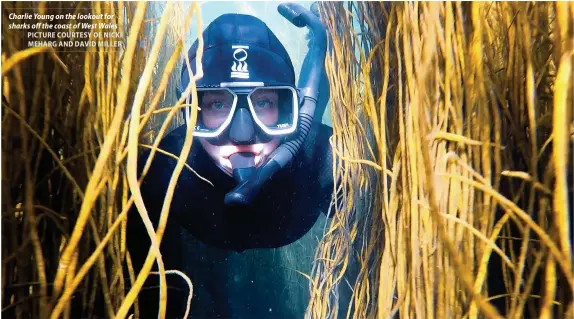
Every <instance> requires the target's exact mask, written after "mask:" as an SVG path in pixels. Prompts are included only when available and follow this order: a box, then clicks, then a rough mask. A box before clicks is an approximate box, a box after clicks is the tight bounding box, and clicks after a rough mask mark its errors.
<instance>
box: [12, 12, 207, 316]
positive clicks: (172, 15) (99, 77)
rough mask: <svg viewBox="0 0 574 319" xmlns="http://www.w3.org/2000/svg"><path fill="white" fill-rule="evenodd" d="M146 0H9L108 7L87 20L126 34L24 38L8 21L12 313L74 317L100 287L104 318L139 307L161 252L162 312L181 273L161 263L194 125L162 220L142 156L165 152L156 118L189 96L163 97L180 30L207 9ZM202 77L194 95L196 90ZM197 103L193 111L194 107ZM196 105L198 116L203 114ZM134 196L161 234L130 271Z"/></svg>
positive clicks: (87, 310) (85, 311)
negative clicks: (79, 39)
mask: <svg viewBox="0 0 574 319" xmlns="http://www.w3.org/2000/svg"><path fill="white" fill-rule="evenodd" d="M152 5H154V4H152ZM147 7H148V4H147V3H146V2H138V3H124V2H75V3H73V2H72V3H67V2H66V3H57V2H48V3H46V2H43V3H39V4H36V3H21V2H14V3H6V2H4V3H2V14H3V17H4V21H7V17H8V15H9V13H12V12H15V13H23V12H30V11H32V12H38V13H40V14H44V13H49V14H66V13H71V12H73V13H76V14H77V13H84V14H85V13H92V14H99V13H108V14H110V15H113V18H112V20H106V21H101V20H96V19H93V20H92V21H91V22H92V23H99V22H106V23H108V24H110V23H111V24H116V25H117V26H118V31H119V32H120V33H121V34H122V35H123V38H122V39H120V40H121V41H122V45H121V46H120V47H118V48H109V47H100V46H98V47H88V48H85V49H83V50H81V49H78V48H27V43H26V41H25V40H26V39H25V37H23V36H22V33H19V32H16V31H14V30H9V29H8V24H7V23H5V24H3V34H4V35H3V39H2V61H3V65H2V77H3V79H2V80H3V82H2V84H3V86H2V140H3V148H2V171H3V176H2V177H3V178H2V183H3V184H2V189H3V192H2V211H3V216H2V217H3V221H2V222H3V226H4V231H3V233H2V239H3V243H4V244H3V246H2V263H3V267H2V269H3V272H2V298H3V299H2V304H3V310H2V311H3V313H4V314H10V315H13V316H14V317H16V318H47V317H50V318H58V317H61V316H64V317H65V318H70V316H71V313H72V312H71V311H72V309H71V307H72V306H73V305H75V304H78V307H79V308H80V310H81V312H80V313H81V314H82V315H83V316H88V317H90V316H91V315H92V314H93V311H94V306H95V302H96V297H97V296H98V295H101V296H103V299H104V306H105V313H106V316H107V317H110V318H112V317H115V318H124V317H126V316H127V315H128V312H135V314H136V317H139V311H138V307H137V305H136V306H135V309H134V308H132V305H133V303H134V302H136V297H137V294H138V292H139V290H140V289H141V286H142V284H143V281H145V279H146V278H147V277H148V276H149V275H150V270H151V266H152V265H153V263H154V262H157V264H158V266H159V273H158V275H160V277H161V280H160V281H161V284H160V291H161V295H162V298H161V301H160V317H164V316H165V307H166V302H167V298H166V288H167V287H166V282H165V276H166V274H176V275H183V276H184V277H185V275H184V274H182V273H181V272H179V271H177V270H166V269H164V267H163V263H162V261H161V260H162V259H161V255H160V254H159V253H158V249H159V243H160V242H161V238H162V233H163V230H164V228H165V222H166V220H167V217H168V211H169V206H170V202H171V196H172V194H173V186H174V185H175V183H176V182H177V179H178V176H179V173H180V172H181V170H182V169H183V168H184V164H185V161H184V160H182V159H181V158H187V154H188V153H189V151H190V148H191V141H192V139H191V131H189V130H188V132H187V133H188V134H187V136H186V140H185V145H184V148H183V154H182V155H183V156H182V157H180V154H170V155H171V156H174V157H176V158H177V159H178V164H177V166H176V169H175V171H174V174H173V176H172V179H171V183H170V186H171V187H170V189H169V190H168V193H167V194H166V196H165V198H166V200H165V202H164V208H163V211H162V216H161V220H160V224H159V227H158V228H157V230H156V229H154V228H153V226H152V225H151V223H150V222H149V217H148V215H147V212H146V210H145V205H144V204H143V202H142V198H141V195H140V193H139V183H141V179H142V178H143V177H144V176H145V174H144V175H143V176H142V177H140V179H139V181H138V179H137V177H136V175H135V172H136V164H135V163H136V162H137V156H138V146H139V145H140V144H142V146H143V147H151V148H153V149H154V150H156V151H157V153H158V154H162V155H161V156H165V155H163V153H165V152H162V151H161V150H157V144H159V140H160V139H161V137H162V136H163V134H164V133H165V131H166V128H163V129H162V130H161V131H160V132H158V129H157V128H155V127H154V123H155V122H156V121H157V119H154V120H155V121H154V120H152V121H150V118H153V116H152V115H153V114H162V113H167V116H165V119H164V121H163V122H161V123H162V124H165V123H167V124H166V125H164V126H165V127H168V126H170V125H172V126H173V124H172V123H173V122H174V121H171V119H172V118H174V117H175V116H176V115H178V114H179V110H180V109H181V108H182V107H184V106H185V105H184V104H183V103H184V99H183V98H179V97H177V98H175V99H174V98H173V96H174V94H172V95H169V96H170V100H167V99H166V96H167V94H166V92H167V91H166V89H167V87H168V84H169V82H170V80H171V82H172V84H171V85H170V88H173V87H175V85H177V83H175V84H174V83H173V82H176V81H174V80H173V79H175V78H177V73H178V72H174V71H175V70H178V69H179V68H178V69H176V62H178V63H179V67H181V65H182V63H183V61H185V60H186V59H185V58H184V57H185V56H186V55H185V54H184V53H185V50H184V48H183V40H182V38H181V36H182V35H183V34H185V31H186V30H188V29H189V28H190V27H195V28H198V29H201V14H200V11H199V6H198V4H194V5H192V6H191V7H190V10H189V11H188V12H185V13H184V15H182V14H181V13H180V12H181V10H180V9H178V8H174V7H179V5H175V4H167V5H166V6H165V8H164V10H163V12H162V13H161V15H160V17H159V19H156V18H154V12H153V11H151V10H148V8H147ZM146 12H147V13H146ZM178 18H179V19H178ZM193 20H195V23H192V21H193ZM11 22H14V23H21V22H24V21H18V20H11ZM26 22H29V21H26ZM56 22H57V23H59V24H63V23H75V22H78V21H77V20H70V21H62V20H60V21H56ZM56 22H54V23H56ZM83 22H86V21H83ZM97 25H98V27H97V28H95V29H92V30H91V31H90V40H94V39H95V32H103V31H106V30H103V29H101V26H100V25H99V24H97ZM58 40H61V41H66V40H74V39H58ZM164 42H167V43H164ZM200 50H201V46H200ZM187 65H188V66H189V61H187ZM197 70H198V74H195V75H194V78H193V79H197V78H198V77H200V76H202V71H201V64H200V62H198V65H197ZM157 74H159V75H160V76H157ZM194 83H195V82H194V81H191V83H190V84H189V85H188V87H187V88H186V90H185V93H186V94H196V90H195V84H194ZM171 103H173V104H171ZM160 104H161V105H162V107H161V108H158V107H159V106H160ZM191 107H192V109H193V110H196V105H191ZM192 114H193V116H192V118H195V116H196V112H195V111H194V112H192ZM150 124H151V125H150ZM150 132H152V134H150ZM153 133H156V134H157V135H155V134H153ZM158 136H159V137H158ZM148 144H153V146H150V145H148ZM153 156H154V155H153V154H152V155H151V156H150V158H149V161H151V160H152V158H153ZM134 203H135V205H136V206H137V208H138V211H139V213H140V216H134V215H132V216H129V218H142V219H143V220H144V222H147V223H146V224H147V226H148V227H147V230H148V234H149V236H150V238H151V239H152V243H153V247H150V252H149V255H148V259H147V260H146V264H145V265H144V268H143V269H142V271H141V272H140V273H139V274H135V273H134V270H133V269H134V267H133V265H132V263H131V259H130V255H129V251H128V250H127V248H126V222H127V218H128V216H127V212H128V211H129V209H130V207H131V206H132V204H134ZM126 268H128V269H129V278H125V273H124V269H126ZM188 282H189V281H188ZM126 287H131V288H130V290H129V291H126ZM191 288H192V287H191V283H190V289H191ZM190 297H191V291H190ZM72 300H74V301H75V302H72ZM78 300H79V301H80V302H77V301H78ZM188 308H189V305H188ZM74 313H75V314H76V315H77V312H74Z"/></svg>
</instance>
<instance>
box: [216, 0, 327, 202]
mask: <svg viewBox="0 0 574 319" xmlns="http://www.w3.org/2000/svg"><path fill="white" fill-rule="evenodd" d="M277 10H278V11H279V13H280V14H281V15H282V16H283V17H285V18H286V19H287V20H289V21H290V22H291V23H293V24H294V25H295V26H297V27H299V28H302V27H305V26H307V27H308V28H309V29H310V30H311V32H312V33H313V40H312V41H313V46H312V47H311V48H310V49H309V52H308V53H307V58H309V59H310V60H311V61H315V63H314V64H313V66H312V67H311V68H309V69H308V70H307V69H305V70H302V73H303V72H306V73H305V74H302V75H301V78H303V79H306V81H305V82H304V85H303V87H301V88H300V90H301V91H302V93H303V95H304V98H303V105H302V107H301V109H300V114H299V127H298V133H297V134H298V135H297V136H296V137H295V138H294V139H293V140H290V141H289V142H286V143H283V144H281V145H280V146H279V147H278V148H277V149H276V150H275V151H274V152H273V153H272V154H271V155H270V156H269V159H268V160H267V162H266V163H265V164H264V165H263V166H262V167H261V168H259V169H255V168H253V170H252V171H249V172H250V173H249V174H244V173H243V171H241V172H240V171H238V173H237V174H236V173H235V169H234V170H233V176H234V177H235V180H236V181H238V183H239V184H238V185H237V186H236V187H235V188H234V189H233V190H232V191H231V192H230V193H228V194H227V195H225V204H228V205H246V204H250V203H251V202H252V201H253V199H254V198H255V197H256V196H257V194H258V193H259V191H260V190H261V188H262V187H263V185H264V184H265V183H266V182H268V181H269V180H270V179H271V178H272V177H273V175H274V174H275V173H276V172H277V171H279V170H280V169H281V168H283V167H285V166H287V164H289V163H290V162H291V161H292V160H293V158H294V157H295V155H296V154H297V153H298V152H299V150H300V149H301V146H302V145H303V142H304V141H305V139H306V138H307V135H308V134H309V132H310V131H311V127H312V126H313V118H314V116H315V107H316V105H317V99H318V96H319V85H320V83H321V75H322V74H323V69H324V65H325V55H326V51H327V31H326V29H325V26H324V25H323V23H321V21H320V20H319V18H318V17H317V16H316V15H314V14H313V13H311V11H309V10H307V9H306V8H304V7H303V6H301V5H299V4H296V3H283V4H280V5H279V6H278V7H277ZM321 116H322V114H321ZM232 163H233V161H232ZM233 167H235V165H233Z"/></svg>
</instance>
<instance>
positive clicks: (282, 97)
mask: <svg viewBox="0 0 574 319" xmlns="http://www.w3.org/2000/svg"><path fill="white" fill-rule="evenodd" d="M249 104H250V107H251V112H252V114H253V117H254V119H255V121H256V122H257V124H258V125H259V126H261V127H262V128H263V129H264V130H266V131H267V133H270V134H286V133H290V132H292V131H293V130H294V128H295V125H296V120H297V112H298V102H297V94H296V92H295V90H294V89H292V88H289V87H287V88H257V89H255V90H253V92H251V94H250V95H249Z"/></svg>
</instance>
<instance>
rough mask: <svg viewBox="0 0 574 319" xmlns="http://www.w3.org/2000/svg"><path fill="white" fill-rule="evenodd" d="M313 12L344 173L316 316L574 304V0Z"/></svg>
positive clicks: (315, 289) (492, 312)
mask: <svg viewBox="0 0 574 319" xmlns="http://www.w3.org/2000/svg"><path fill="white" fill-rule="evenodd" d="M320 8H321V10H320V11H321V15H322V17H323V19H324V21H325V23H326V25H327V27H328V32H329V35H330V36H331V45H332V50H331V52H330V53H329V55H328V60H327V62H326V68H327V73H328V77H329V80H330V82H331V119H332V121H333V131H334V133H333V137H332V139H331V143H332V148H333V151H334V154H335V155H336V156H335V158H334V161H333V167H334V177H335V178H336V180H337V181H338V182H339V183H338V184H337V186H336V189H335V190H334V192H335V193H336V195H337V196H335V198H336V200H335V203H334V205H333V207H332V216H333V217H332V221H331V223H330V225H329V226H327V229H326V231H325V236H324V237H323V239H322V242H321V243H320V245H319V247H318V249H317V252H316V262H315V267H314V270H313V273H312V274H311V275H310V281H311V283H310V289H311V292H312V294H311V300H310V303H309V307H308V309H307V317H308V318H326V317H336V314H337V309H339V308H340V307H341V305H345V307H347V308H348V311H347V314H346V317H352V318H374V317H377V318H389V317H394V316H395V315H397V316H400V317H401V318H476V317H488V318H501V317H503V316H505V317H508V318H522V317H529V318H533V317H540V318H548V317H566V316H568V315H569V316H572V314H573V313H572V311H573V310H572V289H573V288H574V277H573V273H572V257H571V252H572V250H571V241H570V236H571V231H570V228H571V227H572V226H571V225H572V206H571V201H572V188H573V181H572V171H573V162H572V156H571V155H570V156H569V154H572V145H573V142H574V135H573V134H574V124H573V122H572V107H573V95H572V92H573V86H572V59H573V54H574V51H573V48H574V42H573V41H574V26H573V23H572V21H574V6H573V5H572V4H570V3H550V2H545V3H538V2H537V3H532V2H530V3H507V2H472V3H459V2H449V3H436V2H432V3H430V2H429V3H426V2H394V3H380V2H347V3H343V2H338V3H330V2H322V3H320ZM352 262H357V263H358V264H359V265H360V271H359V273H358V275H357V276H356V277H355V278H351V281H350V282H349V281H348V278H347V277H348V274H347V273H348V271H347V269H348V265H349V264H350V263H352ZM345 281H347V282H345ZM497 281H498V284H497ZM489 284H490V286H489ZM341 285H350V286H352V289H353V297H352V298H351V300H339V298H338V291H339V290H340V289H341ZM500 287H503V291H502V292H499V293H498V294H496V295H493V294H491V292H493V291H497V289H498V290H500Z"/></svg>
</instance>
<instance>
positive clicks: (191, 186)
mask: <svg viewBox="0 0 574 319" xmlns="http://www.w3.org/2000/svg"><path fill="white" fill-rule="evenodd" d="M185 130H186V128H185V126H182V127H179V128H177V129H175V130H174V131H173V132H171V133H170V134H169V135H168V136H166V137H165V138H164V140H163V141H162V143H161V145H160V148H161V149H163V150H165V151H168V152H170V153H173V154H176V155H179V154H180V152H181V148H182V145H183V141H184V138H185ZM316 132H317V134H316V137H315V143H313V145H314V146H313V147H311V148H310V147H309V145H307V146H306V147H307V148H308V149H306V150H305V152H303V151H302V152H300V153H299V155H298V156H297V157H295V159H294V160H293V161H292V163H291V164H290V165H289V166H288V167H286V168H285V169H284V170H282V171H280V172H278V173H277V174H276V175H275V176H274V177H273V179H272V180H271V181H270V182H269V183H268V184H267V185H265V186H264V188H263V189H262V191H261V193H260V194H259V195H258V196H257V199H256V200H255V201H254V203H253V204H252V205H249V206H245V207H229V206H226V205H225V204H224V203H223V199H224V196H225V194H226V193H228V192H229V191H230V190H231V189H232V188H233V187H234V186H235V185H236V183H235V181H234V180H233V178H232V177H230V176H228V175H227V174H225V173H224V172H223V171H221V169H220V168H218V167H217V166H216V165H215V164H214V162H213V160H212V159H211V158H210V157H209V155H208V154H207V153H206V152H205V150H203V148H202V147H201V144H200V143H199V141H197V140H195V141H194V142H193V145H192V151H191V154H190V156H189V160H188V161H187V162H188V164H189V165H190V166H191V167H192V168H193V169H194V170H195V171H197V173H198V174H200V175H201V176H203V177H205V178H207V179H208V180H210V181H211V182H212V183H213V184H214V186H213V187H212V186H211V185H209V184H208V183H207V182H205V181H203V180H201V179H200V178H198V177H197V176H196V175H195V174H194V173H193V172H191V171H190V170H189V169H187V168H184V169H183V171H182V173H181V175H180V177H179V180H178V183H177V186H176V189H175V192H174V196H173V201H172V204H171V209H170V214H169V219H168V226H167V229H166V233H165V236H164V238H163V240H162V245H161V251H162V256H163V260H164V263H165V266H166V269H178V270H181V271H183V272H185V273H187V274H188V275H189V276H190V277H191V279H192V281H193V282H194V283H195V284H197V283H202V284H201V285H202V286H204V283H205V285H210V286H211V287H204V289H200V288H199V285H196V286H195V287H196V288H195V289H194V291H195V293H194V300H193V302H192V313H191V317H192V318H231V317H234V318H237V315H236V314H233V313H230V312H231V310H230V309H229V307H228V306H227V305H228V302H229V298H232V297H231V296H229V295H228V293H226V292H225V287H218V285H219V284H224V283H223V282H218V279H217V278H216V277H217V274H207V273H201V272H202V271H201V270H200V269H195V270H194V269H193V266H190V264H192V263H193V262H190V261H188V260H189V258H191V256H193V255H194V254H198V253H199V252H198V250H197V245H192V244H190V243H189V242H191V240H193V239H194V238H196V239H199V241H200V242H201V244H200V245H207V246H210V247H216V248H221V250H220V251H221V254H223V255H224V254H225V253H223V252H225V251H235V252H241V251H244V250H247V249H251V248H274V247H281V246H285V245H288V244H291V243H293V242H295V241H297V240H298V239H299V238H301V237H302V236H303V235H305V234H306V233H307V232H308V231H309V230H310V229H311V228H312V227H313V225H314V224H315V222H316V221H317V219H318V217H319V216H320V214H321V213H325V214H326V213H327V211H328V208H329V203H330V201H331V194H332V191H333V180H332V159H331V150H330V146H329V141H328V139H329V137H330V136H331V128H330V127H328V126H326V125H323V124H321V125H320V126H318V130H317V131H316ZM309 150H311V152H309ZM148 153H149V152H146V153H145V154H144V155H143V156H142V157H141V160H140V161H139V164H138V170H141V169H142V168H143V166H144V164H145V159H146V158H147V156H148ZM309 154H312V156H309ZM175 165H176V160H175V159H173V158H170V157H168V156H166V155H163V154H160V153H156V155H155V158H154V160H153V163H152V165H151V168H150V171H149V172H148V174H147V175H146V177H145V178H144V182H143V184H142V187H141V189H142V195H143V198H144V202H145V205H146V208H147V210H148V212H149V215H150V218H151V219H152V222H154V225H156V226H157V222H158V219H159V213H160V210H161V207H162V204H163V199H164V196H165V194H166V189H167V186H168V184H169V181H170V178H171V176H172V172H173V170H174V168H175ZM149 246H150V241H149V239H148V235H147V232H146V231H145V229H144V227H143V224H142V223H141V218H140V217H139V215H138V212H137V211H135V209H132V211H131V212H130V213H129V221H128V247H129V251H130V254H131V256H132V259H133V262H134V265H138V266H137V267H136V272H137V271H139V268H140V267H141V265H142V264H143V260H144V258H145V256H146V254H147V252H148V249H149ZM216 250H217V249H216ZM223 255H222V256H223ZM200 257H201V259H204V258H205V257H206V256H200ZM198 258H199V257H198ZM198 258H196V260H198ZM222 258H223V257H222ZM154 269H156V266H154ZM206 276H211V278H206ZM167 282H168V298H169V299H168V317H170V318H171V317H173V318H181V317H182V314H183V311H184V308H185V307H184V306H185V301H186V298H187V291H188V288H187V286H186V284H185V282H184V281H183V280H181V279H179V278H178V277H175V276H168V280H167ZM157 283H158V280H157V276H154V275H152V276H150V278H149V279H148V281H147V282H146V285H145V286H144V287H151V288H144V290H143V291H142V293H141V294H140V299H139V300H140V302H139V306H140V308H141V310H142V318H155V317H157V297H158V291H159V289H158V288H157ZM245 293H249V292H247V291H246V292H245ZM270 298H272V296H271V297H270ZM277 298H278V297H277ZM250 307H253V311H252V314H251V315H250V316H248V317H249V318H255V317H257V318H261V316H262V315H261V313H262V311H264V308H265V309H267V307H268V305H257V304H255V305H251V306H250ZM257 307H260V308H261V309H258V308H257ZM269 309H271V307H269ZM241 317H244V316H241ZM271 317H272V318H282V317H283V316H282V315H281V314H280V313H277V312H275V313H274V314H273V315H272V316H271ZM271 317H270V318H271Z"/></svg>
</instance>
